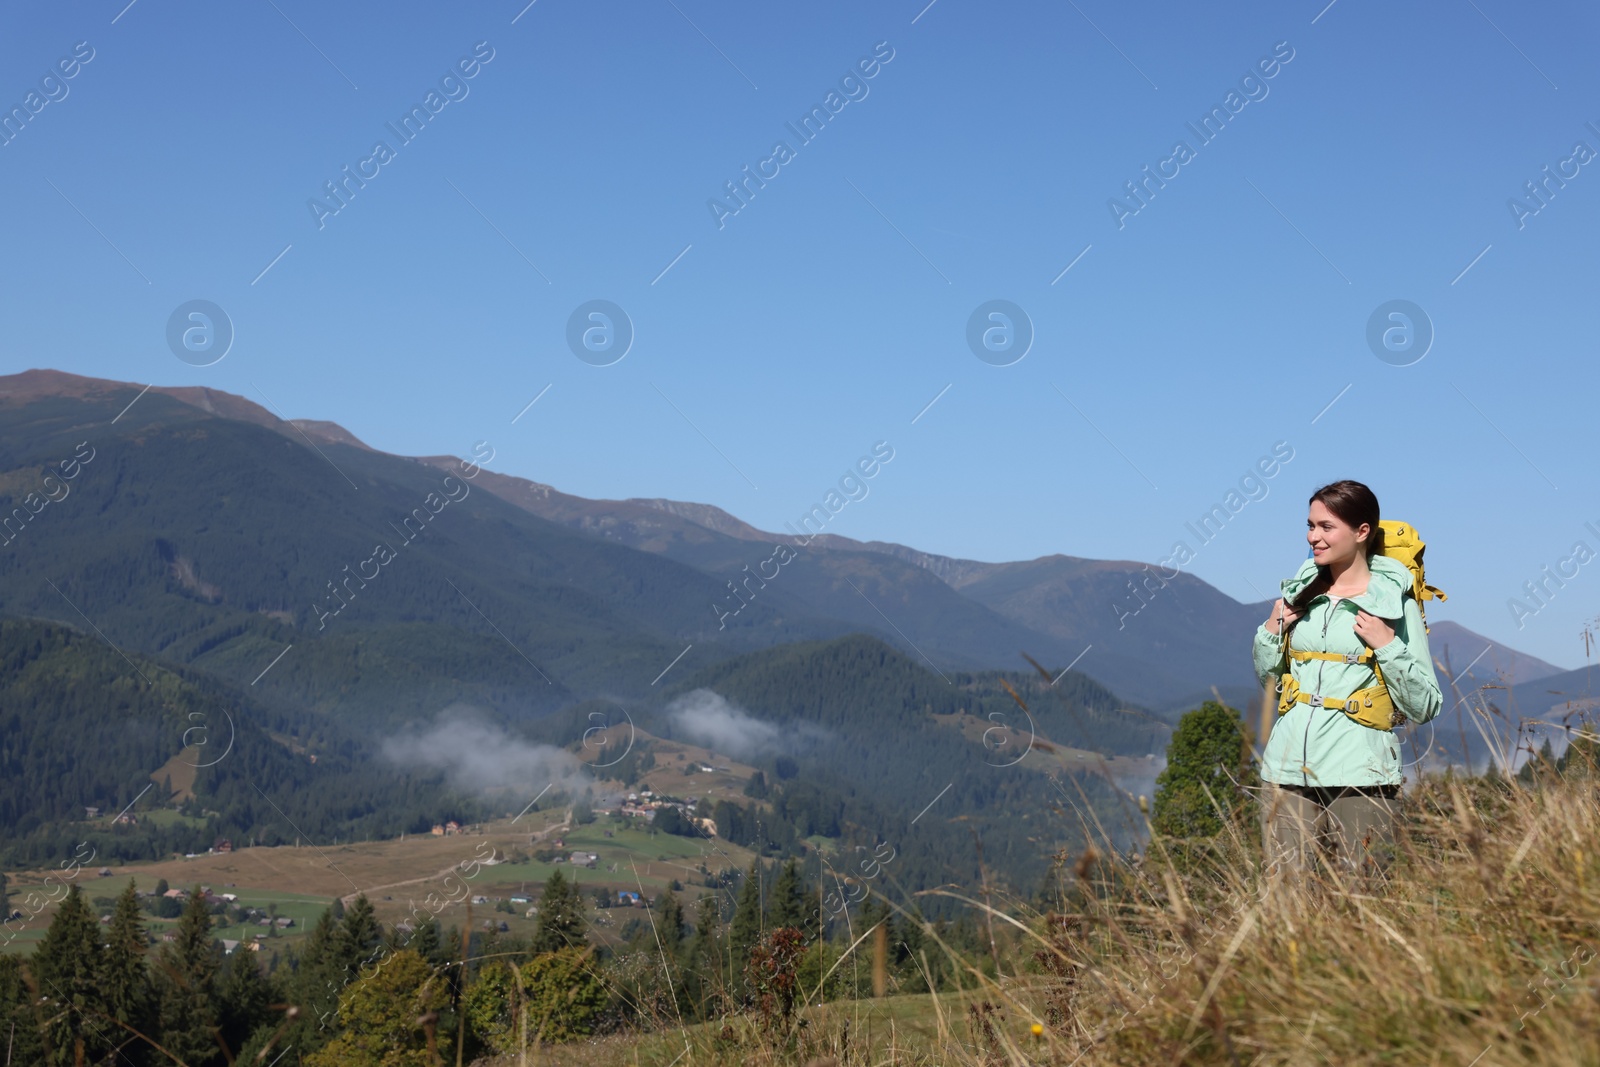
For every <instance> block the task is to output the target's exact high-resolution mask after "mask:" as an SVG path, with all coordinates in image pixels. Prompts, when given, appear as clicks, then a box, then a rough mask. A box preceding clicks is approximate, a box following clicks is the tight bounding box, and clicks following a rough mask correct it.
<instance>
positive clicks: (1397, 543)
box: [1378, 519, 1450, 632]
mask: <svg viewBox="0 0 1600 1067" xmlns="http://www.w3.org/2000/svg"><path fill="white" fill-rule="evenodd" d="M1378 526H1379V527H1380V528H1381V529H1382V530H1383V554H1384V555H1385V556H1388V557H1389V558H1390V559H1394V560H1399V561H1400V562H1401V563H1404V564H1405V565H1406V568H1407V569H1408V570H1409V571H1411V595H1412V596H1414V597H1416V598H1417V610H1419V611H1421V612H1422V629H1423V630H1424V631H1426V632H1431V631H1429V629H1428V609H1427V608H1426V607H1425V606H1424V604H1423V602H1424V601H1428V600H1432V599H1433V598H1434V597H1438V598H1439V599H1440V600H1449V599H1450V598H1449V597H1447V596H1445V595H1444V590H1443V589H1440V588H1439V587H1437V586H1433V585H1429V584H1428V582H1427V580H1426V579H1425V578H1424V577H1423V573H1422V552H1423V549H1425V548H1427V547H1428V546H1427V543H1426V542H1424V541H1423V540H1422V538H1421V537H1420V536H1418V534H1417V528H1416V527H1415V526H1408V525H1406V524H1405V523H1403V522H1395V521H1394V520H1392V519H1380V520H1378Z"/></svg>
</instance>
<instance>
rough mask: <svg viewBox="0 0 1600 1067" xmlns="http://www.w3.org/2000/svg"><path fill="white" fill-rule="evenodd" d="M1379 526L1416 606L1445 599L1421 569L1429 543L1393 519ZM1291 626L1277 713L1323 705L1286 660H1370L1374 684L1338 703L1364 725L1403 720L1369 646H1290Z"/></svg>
mask: <svg viewBox="0 0 1600 1067" xmlns="http://www.w3.org/2000/svg"><path fill="white" fill-rule="evenodd" d="M1378 526H1379V527H1381V528H1382V530H1383V555H1385V556H1388V557H1389V558H1390V559H1394V560H1399V561H1400V562H1401V563H1404V564H1405V565H1406V569H1407V570H1409V571H1410V572H1411V594H1412V595H1413V596H1414V597H1416V600H1417V609H1418V610H1419V611H1423V607H1422V605H1423V602H1424V601H1427V600H1432V599H1434V598H1435V597H1437V598H1438V599H1440V600H1448V599H1449V597H1447V596H1445V594H1444V590H1442V589H1440V588H1438V587H1437V586H1432V585H1429V584H1428V583H1427V580H1426V578H1425V577H1424V575H1423V569H1422V553H1423V550H1424V549H1426V548H1427V547H1428V546H1427V544H1426V543H1425V542H1424V541H1423V540H1422V538H1421V537H1419V536H1418V535H1417V530H1416V527H1414V526H1408V525H1407V524H1405V523H1403V522H1394V521H1392V520H1386V519H1384V520H1379V522H1378ZM1422 628H1423V630H1424V631H1427V629H1428V619H1427V614H1426V612H1425V611H1424V614H1423V619H1422ZM1292 642H1293V630H1291V631H1290V633H1289V635H1288V636H1287V637H1286V638H1285V639H1284V642H1283V674H1282V676H1281V677H1280V678H1279V680H1278V692H1279V693H1280V694H1281V696H1280V697H1279V699H1278V714H1279V715H1287V714H1288V713H1289V711H1290V709H1291V708H1293V707H1294V706H1295V704H1296V702H1298V703H1301V704H1310V705H1312V706H1314V707H1322V706H1323V701H1322V698H1321V697H1320V696H1312V695H1311V694H1309V693H1306V692H1304V691H1303V690H1302V689H1301V688H1300V683H1299V682H1297V681H1295V680H1294V675H1293V674H1292V673H1291V672H1290V670H1289V660H1290V659H1291V658H1293V659H1294V660H1296V661H1297V662H1300V663H1304V662H1306V661H1307V660H1313V659H1325V660H1333V661H1335V662H1342V663H1371V664H1372V670H1373V673H1374V674H1375V675H1376V676H1377V683H1378V684H1376V685H1373V686H1369V687H1367V688H1366V689H1360V690H1357V691H1356V692H1354V693H1351V694H1350V695H1349V696H1348V697H1347V698H1345V701H1344V704H1343V705H1342V706H1341V707H1340V710H1341V711H1343V712H1344V713H1345V714H1346V715H1348V716H1350V717H1351V718H1352V719H1354V720H1355V721H1356V722H1359V723H1360V724H1361V725H1363V726H1370V727H1371V728H1372V729H1374V730H1393V729H1394V728H1395V727H1397V726H1399V725H1400V724H1401V723H1402V722H1404V721H1405V716H1404V714H1403V713H1402V712H1401V711H1400V709H1399V708H1397V707H1395V706H1394V699H1393V698H1392V697H1390V696H1389V687H1388V686H1387V685H1386V684H1384V681H1383V671H1382V670H1381V669H1380V668H1379V667H1378V658H1377V655H1376V654H1375V653H1374V652H1373V651H1372V649H1370V648H1368V649H1364V650H1363V651H1362V652H1360V653H1359V654H1351V655H1348V656H1343V655H1339V654H1337V653H1334V652H1308V651H1304V650H1298V649H1291V647H1290V646H1291V644H1292Z"/></svg>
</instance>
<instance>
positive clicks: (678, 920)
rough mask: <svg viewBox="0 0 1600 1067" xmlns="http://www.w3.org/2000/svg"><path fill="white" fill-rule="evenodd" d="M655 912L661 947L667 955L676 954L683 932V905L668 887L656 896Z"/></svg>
mask: <svg viewBox="0 0 1600 1067" xmlns="http://www.w3.org/2000/svg"><path fill="white" fill-rule="evenodd" d="M656 912H657V914H656V933H657V934H658V935H659V936H660V938H661V944H662V947H663V948H665V949H666V950H667V953H668V955H676V954H677V951H678V945H679V943H680V942H681V941H682V940H683V933H684V922H683V905H682V904H681V903H679V902H678V897H677V895H676V894H675V893H673V892H672V890H670V889H669V890H667V891H666V892H664V893H662V894H661V895H660V896H659V897H657V898H656Z"/></svg>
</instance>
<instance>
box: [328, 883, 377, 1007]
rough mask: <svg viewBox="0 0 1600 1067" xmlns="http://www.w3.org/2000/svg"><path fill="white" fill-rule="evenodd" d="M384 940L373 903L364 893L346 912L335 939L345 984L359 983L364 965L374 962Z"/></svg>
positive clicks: (336, 951)
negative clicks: (358, 979) (357, 979)
mask: <svg viewBox="0 0 1600 1067" xmlns="http://www.w3.org/2000/svg"><path fill="white" fill-rule="evenodd" d="M382 940H383V931H382V929H381V928H380V927H379V926H378V919H377V916H376V915H375V914H374V913H373V910H372V902H371V901H369V900H368V899H367V895H366V894H365V893H362V894H361V895H360V896H358V897H356V899H355V902H354V903H353V904H351V905H350V907H349V908H348V909H346V910H345V913H344V919H343V920H342V921H341V922H340V923H339V928H338V932H337V933H336V934H335V936H334V939H333V943H334V945H335V953H336V955H337V956H338V959H339V965H340V966H341V967H342V968H343V970H344V982H343V983H342V984H344V985H348V984H349V983H351V982H353V981H355V980H356V978H357V977H358V976H359V975H360V973H361V968H362V965H363V964H365V963H367V962H368V961H369V960H371V959H372V958H374V954H375V953H376V952H377V950H378V946H379V945H380V944H381V943H382Z"/></svg>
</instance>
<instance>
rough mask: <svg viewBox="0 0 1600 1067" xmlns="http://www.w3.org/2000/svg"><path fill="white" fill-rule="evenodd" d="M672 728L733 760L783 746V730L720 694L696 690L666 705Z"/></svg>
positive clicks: (765, 752) (773, 750)
mask: <svg viewBox="0 0 1600 1067" xmlns="http://www.w3.org/2000/svg"><path fill="white" fill-rule="evenodd" d="M667 718H668V720H669V721H671V723H672V726H673V729H674V730H675V731H677V732H679V733H682V734H683V735H684V736H685V737H687V738H688V739H689V740H691V741H694V742H695V743H696V744H700V745H704V746H705V747H706V748H711V749H715V750H717V751H718V752H722V753H726V754H727V755H729V756H732V757H734V758H735V759H745V758H748V757H752V756H762V755H767V754H769V753H772V752H775V751H777V750H779V749H782V748H784V747H785V745H784V736H785V735H784V731H782V730H779V729H778V728H777V727H776V726H774V725H772V724H771V723H768V722H762V721H761V720H760V719H754V718H751V717H750V714H749V713H748V712H746V711H745V710H744V709H743V708H740V707H738V706H737V705H734V704H730V703H728V701H727V700H725V699H723V697H722V695H721V694H719V693H714V692H712V691H711V690H709V689H696V690H695V691H694V692H692V693H686V694H684V695H683V696H681V697H679V698H678V699H677V700H674V701H673V702H672V703H671V704H668V705H667Z"/></svg>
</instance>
